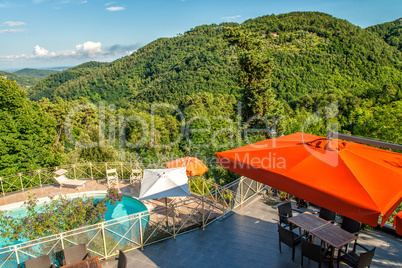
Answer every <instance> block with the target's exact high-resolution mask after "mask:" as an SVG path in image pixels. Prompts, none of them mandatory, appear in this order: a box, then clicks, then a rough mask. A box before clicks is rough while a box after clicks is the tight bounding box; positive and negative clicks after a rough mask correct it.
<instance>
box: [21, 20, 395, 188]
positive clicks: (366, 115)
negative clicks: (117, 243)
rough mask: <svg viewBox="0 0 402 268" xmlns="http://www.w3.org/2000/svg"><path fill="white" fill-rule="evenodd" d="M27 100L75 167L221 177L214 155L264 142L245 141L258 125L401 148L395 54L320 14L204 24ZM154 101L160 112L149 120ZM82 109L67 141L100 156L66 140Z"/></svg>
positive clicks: (45, 87)
mask: <svg viewBox="0 0 402 268" xmlns="http://www.w3.org/2000/svg"><path fill="white" fill-rule="evenodd" d="M28 96H29V97H30V98H31V99H32V100H34V101H39V104H40V107H41V109H42V110H43V111H46V112H47V113H48V114H50V115H52V116H53V118H55V120H56V125H55V129H56V133H57V135H56V141H57V142H60V143H61V144H62V145H63V146H64V147H63V148H64V153H65V154H66V155H68V156H69V157H68V161H70V162H76V161H113V160H115V159H117V158H120V159H122V158H124V159H126V160H136V159H139V161H140V162H142V163H155V162H158V163H159V164H161V163H163V161H164V160H166V161H167V160H172V159H173V158H177V157H180V156H186V155H193V156H200V157H201V158H207V161H208V159H210V160H211V159H212V160H211V162H210V165H209V166H210V167H211V169H210V170H211V171H210V173H209V174H211V172H212V173H213V176H212V175H211V177H214V178H215V179H218V180H219V178H223V176H221V175H222V174H224V173H225V172H226V171H224V170H222V169H220V168H219V167H216V168H215V167H214V168H212V165H213V159H214V153H215V152H217V151H223V150H226V149H230V148H234V147H238V146H240V145H242V144H245V143H249V142H252V141H256V140H259V139H265V138H267V137H269V135H268V133H266V132H247V131H246V130H247V129H248V128H250V127H251V128H255V129H258V128H264V127H265V128H266V127H267V126H265V123H264V122H263V121H262V120H261V118H264V120H267V123H268V125H269V128H271V127H272V128H274V129H276V131H277V133H278V134H280V133H284V134H290V133H294V132H297V131H305V132H308V133H312V134H319V135H325V133H326V130H327V127H328V126H334V124H337V125H338V126H339V130H338V131H340V132H343V133H347V134H348V133H352V134H354V135H360V136H364V137H367V138H375V139H380V140H385V141H390V142H395V143H402V136H400V133H401V132H402V124H401V123H400V122H401V121H402V100H401V99H402V53H401V51H399V50H398V49H397V48H396V47H393V46H390V45H389V44H388V43H387V42H385V41H384V40H383V38H381V37H380V36H379V35H378V34H377V33H374V32H373V31H370V30H366V29H361V28H360V27H357V26H355V25H353V24H351V23H349V22H347V21H345V20H341V19H337V18H334V17H332V16H330V15H327V14H323V13H318V12H293V13H288V14H281V15H268V16H263V17H259V18H256V19H250V20H247V21H246V22H244V23H242V24H236V23H224V24H220V25H203V26H199V27H196V28H194V29H191V30H189V31H188V32H185V33H184V34H180V35H178V36H176V37H173V38H161V39H158V40H156V41H154V42H152V43H150V44H148V45H146V46H144V47H142V48H141V49H139V50H138V51H136V52H134V53H133V54H132V55H130V56H127V57H124V58H121V59H119V60H116V61H114V62H112V63H98V62H89V63H85V64H83V65H80V66H77V67H74V68H71V69H68V70H66V71H63V72H59V73H55V74H52V75H50V76H49V77H48V78H46V79H44V80H42V81H41V82H39V83H38V84H37V85H36V86H35V87H34V88H32V89H30V90H29V91H28ZM42 98H45V99H42ZM91 102H92V103H95V104H98V103H104V104H105V106H102V105H104V104H101V105H100V106H96V107H94V106H92V108H91V106H90V104H89V103H91ZM158 103H159V104H160V103H165V105H164V106H163V105H162V106H163V107H162V106H158V107H159V109H157V110H155V109H154V108H155V104H158ZM109 104H110V105H111V106H109ZM112 104H113V105H114V106H113V105H112ZM77 106H79V107H81V110H80V112H77V113H76V114H75V116H74V117H73V118H72V125H73V127H74V131H73V132H72V135H73V137H74V138H75V139H76V140H79V141H81V142H90V141H95V142H99V146H98V147H96V148H84V147H79V146H75V145H76V144H75V143H74V142H73V141H71V138H70V139H69V138H68V137H67V135H66V133H65V129H66V128H65V122H66V118H67V115H68V112H69V111H71V110H72V109H73V107H77ZM83 107H85V108H83ZM99 107H100V108H99ZM102 107H103V108H102ZM161 107H162V108H161ZM176 108H177V109H176ZM335 108H336V109H335ZM101 117H103V118H105V122H106V123H105V125H104V126H102V125H101V123H100V121H99V118H101ZM101 129H104V130H106V134H105V137H104V138H106V142H105V141H104V140H102V139H101V134H100V131H99V130H101ZM113 138H115V140H114V139H113ZM100 145H102V146H100ZM127 157H130V158H129V159H127ZM225 174H226V173H225ZM207 176H210V175H208V174H207ZM225 179H227V177H225ZM221 182H223V181H221Z"/></svg>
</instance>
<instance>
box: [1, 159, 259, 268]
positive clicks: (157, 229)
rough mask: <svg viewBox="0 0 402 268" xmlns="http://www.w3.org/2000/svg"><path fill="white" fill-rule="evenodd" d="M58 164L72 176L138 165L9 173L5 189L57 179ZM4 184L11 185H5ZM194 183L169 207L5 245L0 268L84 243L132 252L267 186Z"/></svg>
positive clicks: (205, 221)
mask: <svg viewBox="0 0 402 268" xmlns="http://www.w3.org/2000/svg"><path fill="white" fill-rule="evenodd" d="M59 168H64V169H66V170H68V174H69V175H70V177H73V178H104V177H105V176H106V175H105V173H106V169H110V168H119V169H120V173H121V175H120V174H119V175H120V177H121V178H128V177H129V175H130V174H131V168H136V167H135V166H133V165H132V164H130V163H96V164H91V163H88V164H77V165H71V166H63V167H58V168H52V169H44V170H40V171H37V172H36V173H34V172H31V173H24V174H18V175H16V176H7V177H4V178H3V179H2V190H3V194H5V193H8V192H10V189H11V188H12V187H15V188H13V189H17V190H23V191H24V190H26V189H28V188H32V187H42V186H43V185H46V184H50V183H54V181H53V180H52V178H53V174H54V171H56V170H57V169H59ZM52 173H53V174H52ZM4 185H7V187H5V188H3V187H4ZM17 186H18V187H17ZM189 186H190V189H191V193H192V196H191V197H190V198H185V199H180V200H178V201H177V200H176V202H171V203H170V204H168V206H167V207H160V208H159V209H153V210H151V211H147V212H142V213H137V214H132V215H128V216H125V217H121V218H118V219H113V220H109V221H105V222H102V223H98V224H95V225H91V226H85V227H82V228H77V229H74V230H71V231H67V232H64V233H60V234H56V235H51V236H48V237H44V238H40V239H37V240H32V241H27V242H23V243H20V244H17V245H14V246H9V247H4V248H2V249H0V268H1V267H17V266H18V265H21V264H22V265H23V263H24V262H25V261H26V260H27V259H30V258H35V257H39V256H41V255H44V254H49V255H50V256H51V258H52V261H53V263H54V264H56V265H57V266H60V265H61V263H62V259H63V254H62V250H63V249H64V248H67V247H70V246H73V245H77V244H80V243H84V244H86V245H87V248H88V250H89V252H90V253H91V255H92V256H98V257H99V258H100V259H107V258H110V257H112V256H115V255H117V254H118V250H120V249H121V250H124V251H127V250H134V249H137V248H143V247H144V246H146V245H149V244H153V243H156V242H159V241H162V240H165V239H169V238H176V236H178V235H181V234H184V233H187V232H190V231H193V230H198V229H200V228H202V229H205V227H206V226H207V225H209V224H211V223H212V222H213V221H215V220H217V219H218V218H220V217H225V214H226V213H228V212H229V211H231V210H233V209H234V208H236V207H238V206H240V205H242V204H243V203H244V202H246V201H247V200H249V199H250V198H252V197H253V196H255V195H256V194H257V193H258V192H259V191H261V189H262V188H263V186H264V185H263V184H261V183H258V182H256V181H253V180H251V179H249V178H245V177H241V178H239V179H237V180H236V181H233V182H231V183H229V184H227V185H225V186H218V185H217V184H214V183H212V182H210V181H207V180H204V179H201V178H195V179H190V180H189Z"/></svg>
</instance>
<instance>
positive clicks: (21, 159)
mask: <svg viewBox="0 0 402 268" xmlns="http://www.w3.org/2000/svg"><path fill="white" fill-rule="evenodd" d="M55 137H56V131H55V121H54V119H53V118H52V117H51V116H49V115H48V114H47V113H45V112H44V111H42V110H41V109H40V107H39V105H38V104H36V103H33V102H31V101H29V100H28V99H27V97H26V95H25V92H24V91H23V90H21V89H20V87H19V86H18V85H17V84H16V83H15V82H12V81H10V80H7V79H4V78H1V77H0V174H1V175H6V174H13V173H17V172H22V171H27V170H35V169H37V168H39V167H46V166H56V165H58V164H60V163H61V162H62V161H63V154H62V153H61V152H60V151H58V150H57V149H56V147H55V146H54V141H55Z"/></svg>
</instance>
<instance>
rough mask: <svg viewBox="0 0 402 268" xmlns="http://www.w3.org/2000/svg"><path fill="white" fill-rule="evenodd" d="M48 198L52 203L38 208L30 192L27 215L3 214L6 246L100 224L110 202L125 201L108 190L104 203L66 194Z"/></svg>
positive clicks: (0, 233)
mask: <svg viewBox="0 0 402 268" xmlns="http://www.w3.org/2000/svg"><path fill="white" fill-rule="evenodd" d="M49 198H50V201H48V202H45V203H44V204H43V206H42V207H41V208H38V206H37V204H38V199H37V198H36V197H35V194H31V193H29V194H28V200H27V201H25V202H24V205H23V207H26V212H27V215H26V216H24V217H12V216H7V211H0V224H1V226H2V230H1V231H0V237H1V238H3V239H4V242H3V243H4V244H11V243H13V242H16V241H26V240H32V239H37V238H39V237H44V236H49V235H53V234H57V233H61V232H65V231H68V230H72V229H74V228H78V227H82V226H86V225H92V224H96V223H98V222H101V221H103V220H104V216H105V213H106V212H107V206H106V205H107V202H110V204H112V205H114V204H115V203H116V202H118V201H121V200H122V195H121V194H120V193H119V191H118V190H117V189H114V188H109V189H108V191H107V195H106V197H105V198H103V199H102V200H95V199H94V198H93V197H87V196H83V197H76V198H69V197H67V196H65V195H64V196H63V195H60V196H58V197H57V198H55V197H49Z"/></svg>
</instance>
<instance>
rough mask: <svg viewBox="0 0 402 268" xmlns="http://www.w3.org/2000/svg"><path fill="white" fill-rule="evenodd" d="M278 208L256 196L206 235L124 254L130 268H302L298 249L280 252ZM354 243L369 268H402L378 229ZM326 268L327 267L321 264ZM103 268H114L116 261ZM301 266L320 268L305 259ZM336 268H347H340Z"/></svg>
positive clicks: (397, 247) (393, 244) (398, 243)
mask: <svg viewBox="0 0 402 268" xmlns="http://www.w3.org/2000/svg"><path fill="white" fill-rule="evenodd" d="M277 217H278V216H277V209H276V206H273V205H271V204H268V203H267V202H266V201H265V200H264V199H263V198H262V197H261V196H257V197H256V198H254V199H253V200H252V201H251V202H250V203H248V204H247V205H245V206H243V207H240V208H237V209H236V210H235V211H234V212H232V213H231V215H230V216H229V215H228V217H226V218H225V219H222V220H218V221H215V222H214V223H212V224H210V225H209V226H207V227H206V229H205V231H203V230H201V229H200V230H197V231H193V232H190V233H187V234H183V235H180V236H178V237H177V238H176V240H174V239H169V240H165V241H163V242H159V243H156V244H153V245H149V246H146V247H144V250H140V249H138V250H133V251H130V252H126V254H127V256H128V259H129V263H128V267H300V247H297V249H296V255H295V262H292V256H291V255H292V253H291V249H290V248H289V247H287V246H285V245H282V253H280V252H279V248H278V233H277V231H276V230H277V223H278V220H277ZM358 242H359V243H360V244H362V245H365V246H368V247H369V248H371V247H374V246H375V247H377V249H376V252H375V256H374V259H373V262H372V266H371V267H402V238H400V237H396V236H394V235H392V234H388V233H385V232H382V231H379V230H363V231H361V233H360V235H359V239H358ZM323 266H324V267H327V266H328V262H327V263H324V265H323ZM102 267H105V268H111V267H117V260H116V259H115V258H112V259H109V260H106V261H103V262H102ZM304 267H318V265H317V263H315V262H313V261H309V260H308V259H307V258H305V259H304ZM340 267H346V265H343V264H342V263H341V265H340Z"/></svg>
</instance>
